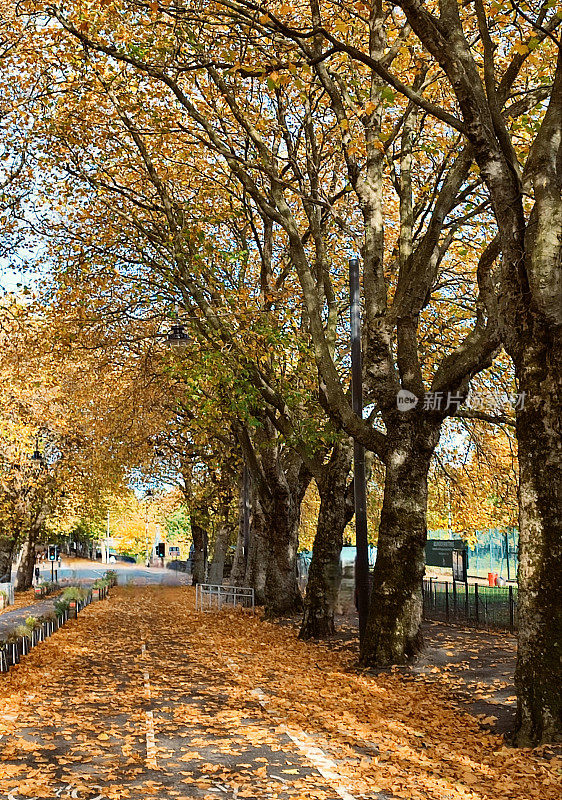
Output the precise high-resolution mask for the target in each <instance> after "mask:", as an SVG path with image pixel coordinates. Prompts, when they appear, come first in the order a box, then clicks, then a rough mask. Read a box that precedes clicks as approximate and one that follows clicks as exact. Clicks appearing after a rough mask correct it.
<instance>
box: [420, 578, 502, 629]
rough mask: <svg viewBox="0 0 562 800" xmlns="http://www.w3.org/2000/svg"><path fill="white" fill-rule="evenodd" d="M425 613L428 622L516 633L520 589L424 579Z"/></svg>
mask: <svg viewBox="0 0 562 800" xmlns="http://www.w3.org/2000/svg"><path fill="white" fill-rule="evenodd" d="M423 611H424V616H425V617H426V618H427V619H439V620H445V621H446V622H460V623H465V624H468V625H475V626H478V627H483V628H505V629H508V630H515V629H516V628H517V589H516V588H515V587H513V586H505V587H500V586H482V585H480V586H479V585H478V584H477V583H468V582H467V583H462V582H460V581H441V580H436V579H434V578H424V580H423Z"/></svg>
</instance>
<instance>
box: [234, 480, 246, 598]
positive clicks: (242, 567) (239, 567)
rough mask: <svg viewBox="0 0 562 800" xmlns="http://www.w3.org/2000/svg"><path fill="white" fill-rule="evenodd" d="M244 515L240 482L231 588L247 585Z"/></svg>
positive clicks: (242, 488) (242, 486)
mask: <svg viewBox="0 0 562 800" xmlns="http://www.w3.org/2000/svg"><path fill="white" fill-rule="evenodd" d="M244 514H245V506H244V483H243V481H242V483H241V485H240V493H239V496H238V536H237V537H236V550H235V551H234V559H233V562H232V570H231V572H230V579H229V583H230V584H231V586H243V585H247V584H245V577H246V576H245V573H246V558H245V555H244ZM250 537H251V527H250Z"/></svg>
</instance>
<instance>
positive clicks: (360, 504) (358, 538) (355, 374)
mask: <svg viewBox="0 0 562 800" xmlns="http://www.w3.org/2000/svg"><path fill="white" fill-rule="evenodd" d="M349 296H350V324H351V393H352V403H353V411H354V412H355V414H357V416H358V417H360V418H361V419H363V374H362V368H361V295H360V288H359V259H358V258H350V259H349ZM353 492H354V499H355V545H356V554H357V555H356V559H355V593H356V597H357V610H358V612H359V638H360V639H362V638H363V634H364V633H365V628H366V625H367V615H368V613H369V542H368V538H367V489H366V479H365V448H364V446H363V445H362V444H360V443H359V442H357V441H355V440H354V442H353Z"/></svg>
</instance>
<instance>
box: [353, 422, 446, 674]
mask: <svg viewBox="0 0 562 800" xmlns="http://www.w3.org/2000/svg"><path fill="white" fill-rule="evenodd" d="M404 413H406V414H408V420H407V422H400V423H399V425H398V426H397V430H396V431H393V432H389V436H390V442H391V444H390V446H389V450H388V453H387V457H386V459H385V461H386V478H385V487H384V500H383V507H382V511H381V521H380V526H379V538H378V545H377V561H376V564H375V569H374V574H373V588H372V591H371V598H370V605H369V617H368V620H367V626H366V630H365V634H364V636H363V640H362V642H361V663H362V664H364V665H365V666H371V667H384V666H389V665H391V664H402V663H405V662H406V661H408V660H409V659H411V658H412V657H413V656H414V655H415V654H416V653H417V652H419V650H420V649H421V646H422V635H421V622H422V612H423V604H422V591H421V590H422V579H423V574H424V570H425V550H424V548H425V543H426V540H427V475H428V471H429V464H430V461H431V456H432V455H433V451H434V449H435V447H436V446H437V442H438V441H439V431H440V425H439V424H438V423H431V422H428V421H427V420H426V419H423V418H422V416H421V415H418V414H416V413H415V412H413V411H410V412H404Z"/></svg>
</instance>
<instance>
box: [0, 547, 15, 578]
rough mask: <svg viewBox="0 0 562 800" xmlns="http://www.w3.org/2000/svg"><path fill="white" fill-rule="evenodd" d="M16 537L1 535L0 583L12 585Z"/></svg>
mask: <svg viewBox="0 0 562 800" xmlns="http://www.w3.org/2000/svg"><path fill="white" fill-rule="evenodd" d="M14 547H15V539H14V537H13V536H12V537H10V536H4V535H0V583H10V581H11V578H12V563H13V558H14Z"/></svg>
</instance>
